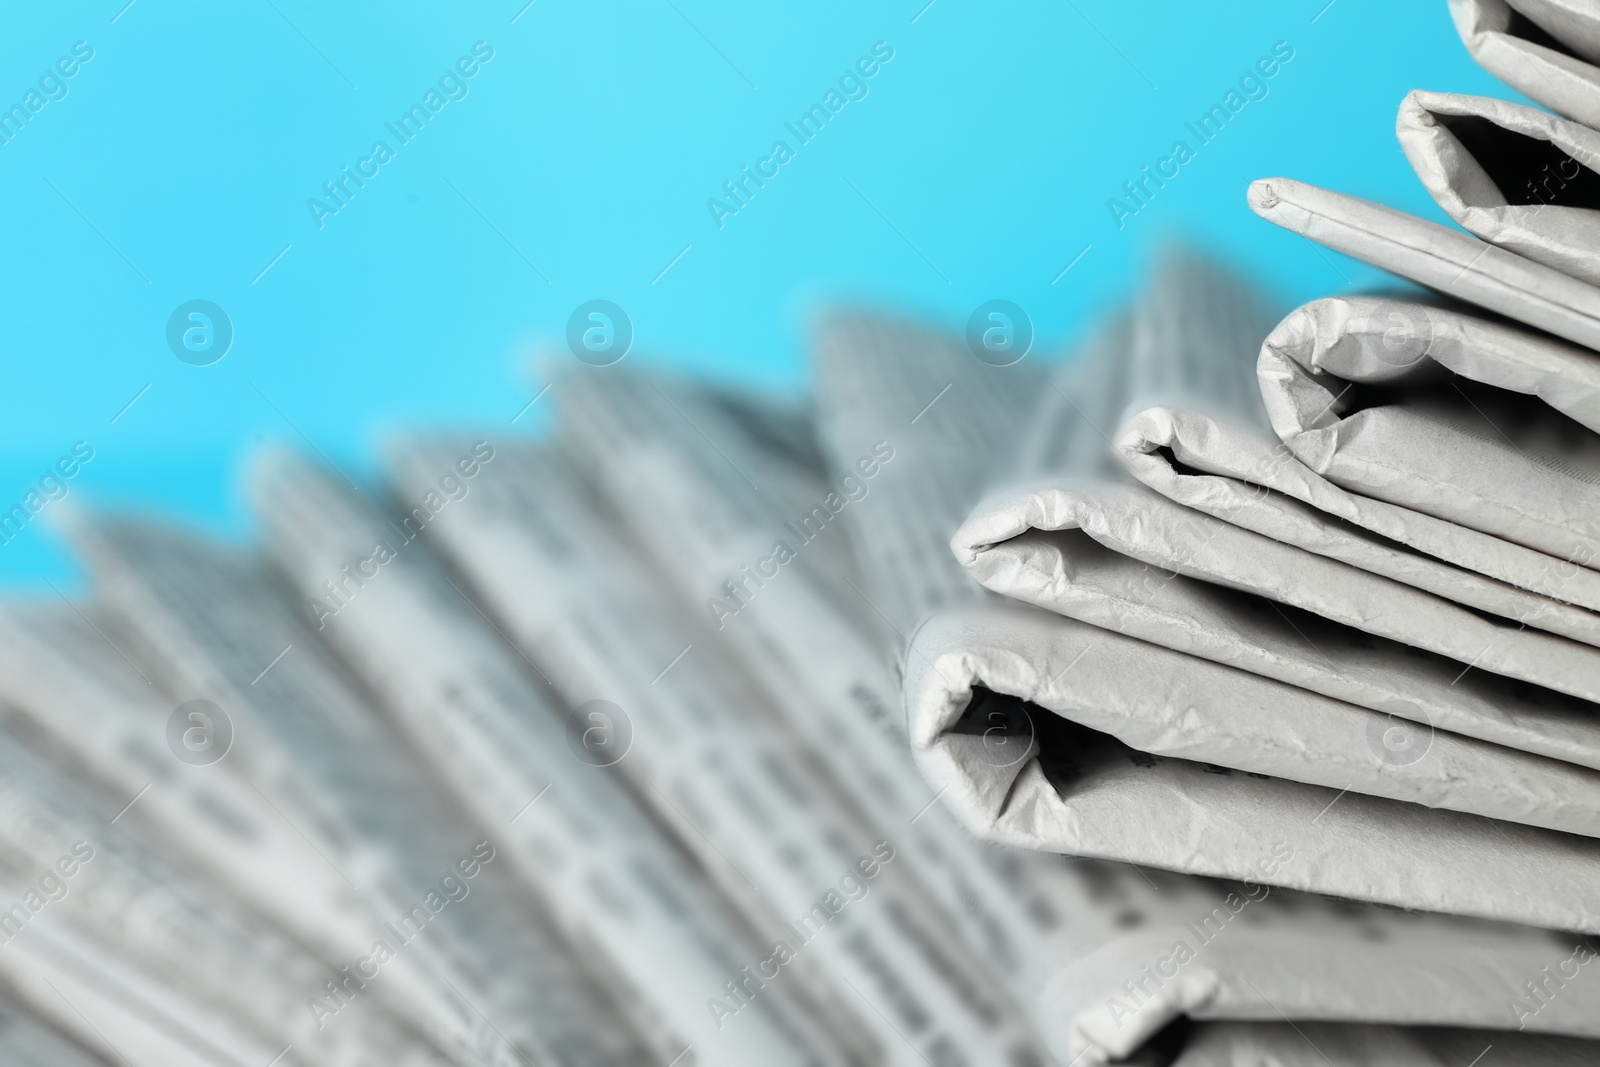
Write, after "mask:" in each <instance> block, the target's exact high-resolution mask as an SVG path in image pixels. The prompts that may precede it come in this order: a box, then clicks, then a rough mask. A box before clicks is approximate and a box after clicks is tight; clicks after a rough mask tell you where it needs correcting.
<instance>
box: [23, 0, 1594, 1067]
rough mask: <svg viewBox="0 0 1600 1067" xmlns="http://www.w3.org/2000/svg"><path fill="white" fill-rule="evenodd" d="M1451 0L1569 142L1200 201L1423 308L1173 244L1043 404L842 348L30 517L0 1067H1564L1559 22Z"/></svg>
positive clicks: (1570, 513)
mask: <svg viewBox="0 0 1600 1067" xmlns="http://www.w3.org/2000/svg"><path fill="white" fill-rule="evenodd" d="M1452 9H1453V11H1454V13H1455V16H1456V22H1457V25H1458V27H1459V28H1460V30H1461V33H1462V36H1463V39H1464V40H1465V41H1466V42H1467V44H1468V47H1469V48H1470V50H1471V51H1472V54H1473V55H1474V56H1476V57H1478V59H1479V60H1480V61H1481V62H1482V63H1483V64H1484V66H1486V67H1487V68H1489V69H1490V70H1491V71H1493V72H1494V73H1496V74H1497V75H1499V76H1500V77H1501V78H1503V79H1504V80H1505V81H1507V82H1508V83H1510V84H1511V85H1513V86H1515V87H1516V88H1517V89H1519V90H1520V91H1522V92H1523V93H1525V94H1527V95H1528V96H1531V97H1533V98H1534V99H1536V100H1538V101H1540V102H1541V103H1544V104H1546V105H1548V106H1549V107H1551V108H1553V109H1554V110H1556V111H1558V112H1560V113H1561V114H1563V115H1568V116H1570V117H1571V119H1572V120H1574V121H1569V120H1567V119H1561V118H1556V117H1554V116H1552V115H1550V114H1547V113H1545V112H1541V111H1536V110H1533V109H1531V108H1528V107H1523V106H1520V105H1515V104H1510V103H1505V102H1502V101H1495V100H1486V99H1480V98H1471V97H1461V96H1452V95H1447V94H1435V93H1421V92H1418V93H1414V94H1412V95H1411V96H1410V97H1408V98H1407V100H1406V101H1405V103H1404V105H1403V106H1402V109H1401V113H1400V123H1399V132H1400V139H1401V143H1402V147H1403V148H1404V150H1405V152H1406V155H1407V157H1408V158H1409V159H1410V160H1411V162H1412V163H1413V165H1414V167H1415V169H1416V171H1417V174H1418V175H1419V177H1420V178H1421V179H1422V181H1423V183H1424V184H1425V185H1426V186H1427V188H1428V190H1429V191H1430V192H1431V193H1432V194H1433V195H1434V197H1435V198H1436V199H1437V200H1438V202H1439V204H1440V206H1441V207H1442V208H1443V209H1444V210H1445V211H1446V212H1447V213H1448V214H1449V215H1450V216H1451V217H1452V218H1454V219H1455V220H1456V221H1457V222H1459V223H1460V224H1461V226H1462V227H1463V228H1464V230H1465V231H1467V232H1463V231H1462V230H1454V229H1447V228H1445V227H1442V226H1437V225H1434V224H1431V223H1427V222H1424V221H1421V220H1418V219H1414V218H1410V217H1408V216H1404V215H1401V214H1398V213H1396V212H1393V211H1390V210H1389V209H1386V208H1382V207H1379V206H1377V205H1374V204H1370V203H1367V202H1364V201H1358V200H1353V199H1351V198H1348V197H1344V196H1340V195H1337V194H1333V193H1329V192H1325V191H1321V190H1317V189H1313V188H1310V187H1308V186H1304V185H1300V184H1296V183H1293V182H1289V181H1283V180H1276V179H1275V180H1270V181H1265V182H1261V183H1257V185H1256V186H1254V187H1253V188H1252V190H1251V204H1252V205H1253V206H1254V207H1255V208H1256V210H1257V211H1258V212H1259V213H1260V214H1262V215H1263V216H1264V217H1266V218H1268V219H1270V220H1272V221H1274V222H1278V223H1281V224H1282V225H1285V226H1287V227H1289V228H1291V229H1293V230H1296V231H1298V232H1301V233H1304V234H1306V235H1307V236H1309V237H1311V238H1313V239H1315V240H1317V241H1320V242H1322V243H1324V244H1326V245H1328V246H1330V247H1333V248H1336V249H1339V250H1341V251H1344V252H1347V253H1349V254H1351V255H1355V256H1358V257H1360V258H1363V259H1366V260H1368V261H1370V262H1372V263H1374V264H1377V265H1378V266H1381V267H1384V268H1386V269H1388V270H1390V271H1391V272H1393V273H1395V274H1397V275H1400V276H1402V277H1403V278H1406V279H1409V280H1411V281H1414V282H1417V283H1420V284H1421V285H1424V286H1427V287H1428V288H1429V289H1431V290H1432V292H1431V293H1429V294H1426V295H1425V294H1424V293H1423V291H1422V290H1409V291H1406V292H1394V293H1388V294H1384V295H1377V296H1346V297H1339V298H1332V299H1327V300H1320V301H1317V302H1314V303H1312V304H1309V305H1307V306H1305V307H1302V308H1300V309H1298V310H1296V311H1293V312H1292V313H1290V314H1289V315H1288V316H1287V317H1286V318H1285V317H1283V315H1282V309H1274V308H1273V307H1272V305H1271V300H1270V297H1268V296H1266V295H1264V294H1263V293H1262V292H1260V291H1259V290H1257V289H1256V288H1255V287H1253V286H1252V285H1251V284H1250V283H1248V282H1246V281H1244V280H1242V279H1240V278H1238V277H1236V276H1235V275H1234V274H1232V273H1231V272H1230V270H1229V269H1228V268H1226V267H1224V266H1222V265H1220V264H1218V263H1215V262H1212V261H1210V260H1208V259H1206V258H1205V257H1203V256H1202V255H1201V254H1199V253H1197V252H1194V251H1189V250H1185V249H1182V248H1175V249H1172V250H1170V251H1169V252H1168V253H1167V254H1166V255H1165V256H1164V257H1163V258H1162V259H1160V261H1159V262H1158V263H1157V265H1156V267H1155V269H1154V270H1153V271H1152V272H1151V275H1150V277H1149V278H1148V279H1147V280H1146V281H1145V282H1144V283H1143V284H1142V285H1141V287H1140V290H1139V292H1138V293H1137V295H1136V296H1135V298H1134V299H1133V300H1132V301H1131V302H1130V303H1129V304H1128V306H1127V307H1125V308H1123V309H1121V310H1119V311H1117V312H1115V313H1114V314H1111V315H1109V316H1107V317H1106V318H1105V319H1104V321H1102V322H1101V323H1099V325H1098V326H1097V328H1095V329H1094V330H1093V331H1092V332H1091V333H1090V335H1089V338H1088V340H1087V342H1086V343H1085V344H1083V345H1082V346H1081V348H1080V350H1079V351H1076V352H1073V353H1070V354H1068V355H1067V356H1066V357H1065V358H1062V359H1060V360H1054V361H1052V360H1049V359H1044V358H1041V356H1040V355H1039V354H1034V355H1032V356H1028V355H1027V353H1026V351H1025V350H1024V351H1023V352H1022V353H1020V354H1019V353H1018V352H1017V351H1016V345H1015V344H1014V343H1013V341H1014V337H1015V334H1014V333H1010V332H1008V331H1007V329H999V328H998V327H997V329H998V332H990V331H983V330H978V331H972V332H971V334H970V336H962V335H956V334H946V333H944V332H942V331H940V330H939V329H936V328H933V327H930V326H926V325H922V324H919V323H916V322H911V321H906V320H903V319H900V318H896V317H893V316H890V315H886V314H884V313H882V312H879V311H874V310H865V309H860V310H848V309H840V310H835V311H832V312H830V313H828V314H826V315H825V316H823V317H822V318H820V319H819V320H818V321H817V323H816V324H815V327H814V331H813V336H812V341H813V347H814V351H815V362H816V374H817V380H816V390H815V396H814V399H813V400H812V401H810V402H807V403H798V402H792V401H784V400H776V399H772V398H768V397H762V396H757V395H753V394H750V393H746V392H743V391H739V390H735V389H731V388H727V387H721V386H715V385H710V384H706V383H703V382H698V381H692V380H687V379H684V378H680V377H674V376H672V375H669V374H665V373H661V372H656V371H650V370H649V369H647V368H642V367H641V366H639V365H638V362H637V361H635V362H633V363H629V362H623V363H618V364H615V365H609V366H596V365H592V364H591V363H588V362H585V361H581V360H575V359H573V358H572V356H571V355H566V354H562V355H561V356H560V357H559V358H556V357H552V358H551V359H550V360H548V361H546V362H545V363H542V364H541V365H540V366H539V367H537V368H535V373H536V374H537V375H538V376H539V381H540V384H541V387H543V385H545V384H546V383H547V384H548V391H549V395H548V399H546V400H545V401H544V403H545V404H546V405H548V406H550V407H552V408H554V431H553V432H552V433H551V434H549V435H547V436H542V437H538V438H530V437H528V436H526V435H523V434H520V433H518V432H517V431H516V430H515V429H514V428H512V427H504V428H499V429H494V430H490V431H486V432H483V433H479V434H476V435H473V434H466V435H452V434H439V435H405V436H400V437H398V438H395V439H392V440H390V441H389V442H388V444H387V446H386V449H385V453H384V462H383V465H382V471H381V476H379V477H377V478H374V479H367V480H364V481H363V482H362V483H361V484H357V483H356V482H355V481H353V480H352V479H351V478H349V477H347V476H346V474H345V473H344V472H343V471H341V470H340V469H338V468H336V467H334V466H332V465H331V464H329V463H328V462H327V461H326V460H325V459H323V458H321V457H317V458H315V459H313V458H312V457H308V456H304V455H301V454H298V453H294V452H274V453H271V454H268V455H266V456H264V457H262V458H261V459H260V460H258V461H257V462H256V463H255V464H254V466H253V467H252V469H251V470H250V471H249V472H248V479H247V484H248V489H249V497H250V500H251V503H252V508H253V512H254V515H255V519H256V527H257V531H258V535H257V536H256V537H255V538H253V539H252V542H251V544H249V545H248V546H240V545H236V544H230V543H226V542H223V541H219V540H217V539H215V538H213V537H211V536H208V535H206V534H203V533H199V532H196V531H192V530H188V529H185V528H183V527H181V526H180V525H178V524H176V523H173V522H170V521H166V520H163V519H161V518H159V517H153V516H149V515H141V514H130V513H118V512H107V511H103V510H97V509H86V510H78V511H75V512H73V513H72V514H71V516H70V518H69V520H68V521H66V522H65V523H64V524H63V525H64V531H63V532H64V535H65V536H66V537H67V538H68V540H69V543H70V544H71V545H72V546H73V548H74V550H75V551H76V552H77V553H78V555H79V558H80V559H81V560H82V562H83V564H84V567H85V570H86V572H87V574H88V582H87V590H88V591H87V593H86V595H85V596H83V597H81V598H79V599H75V600H71V601H66V600H63V599H60V598H58V599H55V600H53V601H38V602H8V603H5V604H0V1064H7V1065H10V1064H18V1065H23V1067H44V1065H51V1067H58V1065H66V1067H89V1065H94V1064H101V1065H104V1064H129V1065H136V1067H201V1065H224V1067H289V1065H308V1067H309V1065H325V1067H390V1065H402V1067H517V1065H529V1067H545V1065H572V1067H602V1065H607V1067H609V1065H623V1067H690V1065H700V1067H751V1065H762V1067H767V1065H773V1067H812V1065H846V1067H872V1065H897V1067H899V1065H903V1067H918V1065H924V1064H927V1065H933V1067H991V1065H995V1067H1074V1065H1082V1067H1089V1065H1098V1064H1105V1063H1119V1064H1138V1065H1142V1067H1168V1065H1176V1067H1230V1065H1240V1067H1272V1065H1279V1067H1288V1065H1301V1064H1305V1065H1322V1064H1326V1065H1331V1067H1347V1065H1348V1067H1356V1065H1383V1067H1401V1065H1437V1067H1497V1065H1501V1064H1548V1065H1579V1064H1593V1063H1597V1062H1600V963H1596V962H1595V960H1596V957H1597V955H1600V947H1597V943H1600V940H1597V935H1600V842H1597V841H1596V838H1600V703H1597V702H1600V435H1597V431H1600V355H1597V354H1596V352H1595V351H1594V350H1595V349H1600V212H1597V209H1600V133H1596V132H1595V131H1594V130H1592V129H1590V128H1589V125H1595V124H1600V66H1596V65H1591V64H1592V63H1600V12H1596V10H1595V9H1594V7H1593V5H1591V4H1589V3H1586V2H1582V0H1517V2H1516V3H1515V5H1514V7H1508V6H1507V5H1506V4H1505V3H1503V2H1498V0H1465V2H1462V3H1459V4H1455V3H1453V4H1452ZM1579 123H1586V124H1589V125H1580V124H1579ZM996 322H997V323H999V324H1000V325H1004V326H1008V327H1009V326H1014V325H1015V324H1014V323H1001V322H1000V320H996ZM997 337H998V338H1001V340H1000V341H999V342H998V343H991V341H992V340H993V339H994V338H997ZM540 395H541V396H543V395H544V394H543V393H541V394H540Z"/></svg>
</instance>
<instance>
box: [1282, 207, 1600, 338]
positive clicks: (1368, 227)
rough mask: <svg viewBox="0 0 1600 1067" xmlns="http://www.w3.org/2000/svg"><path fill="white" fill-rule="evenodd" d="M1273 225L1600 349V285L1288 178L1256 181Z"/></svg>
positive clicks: (1503, 250)
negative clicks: (1597, 285) (1594, 284)
mask: <svg viewBox="0 0 1600 1067" xmlns="http://www.w3.org/2000/svg"><path fill="white" fill-rule="evenodd" d="M1250 207H1251V209H1252V210H1253V211H1255V213H1256V214H1257V215H1260V216H1261V217H1262V218H1264V219H1266V220H1267V221H1268V222H1271V223H1274V224H1275V225H1278V226H1282V227H1283V228H1284V229H1286V230H1290V231H1293V232H1294V233H1298V234H1300V235H1301V236H1303V237H1308V238H1310V239H1311V240H1313V241H1316V242H1317V243H1319V244H1323V245H1326V246H1328V247H1329V248H1332V249H1333V250H1334V251H1336V252H1343V253H1344V254H1345V255H1348V256H1354V257H1355V258H1356V259H1360V260H1364V261H1366V262H1368V263H1371V264H1372V265H1373V266H1375V267H1381V268H1382V269H1384V270H1387V271H1389V272H1391V273H1393V274H1398V275H1399V276H1400V277H1402V278H1406V279H1409V280H1411V281H1414V282H1416V283H1418V284H1419V285H1425V286H1428V287H1429V288H1431V289H1435V290H1438V291H1439V292H1442V293H1445V294H1447V295H1449V296H1454V297H1457V298H1459V299H1462V300H1467V301H1470V302H1472V303H1474V304H1477V305H1478V306H1480V307H1484V308H1488V309H1489V310H1490V311H1495V312H1499V313H1500V314H1502V315H1507V316H1509V317H1511V318H1513V319H1516V320H1518V321H1519V322H1525V323H1527V324H1528V325H1530V326H1534V327H1537V328H1538V329H1541V330H1547V331H1549V332H1550V333H1553V334H1555V335H1556V336H1557V337H1564V338H1566V339H1567V340H1569V341H1575V342H1577V343H1578V344H1580V345H1585V346H1587V347H1589V348H1597V349H1600V288H1596V287H1595V286H1592V285H1590V284H1588V283H1587V282H1582V281H1579V280H1578V279H1576V278H1573V277H1570V276H1569V275H1566V274H1563V273H1562V272H1560V271H1558V270H1556V269H1555V268H1553V267H1547V266H1545V265H1544V264H1542V263H1535V262H1534V261H1533V260H1530V259H1527V258H1525V257H1523V256H1519V255H1517V254H1516V253H1515V252H1511V251H1508V250H1506V249H1504V248H1498V247H1496V246H1494V245H1491V244H1488V243H1486V242H1484V241H1481V240H1479V239H1478V238H1476V237H1473V236H1472V235H1470V234H1466V233H1461V232H1459V231H1456V230H1452V229H1448V228H1446V227H1444V226H1440V225H1439V224H1437V223H1433V222H1428V221H1427V220H1425V219H1419V218H1417V217H1415V216H1413V215H1407V214H1405V213H1404V212H1401V211H1396V210H1394V209H1393V208H1388V207H1384V206H1382V205H1380V204H1374V203H1371V202H1370V201H1367V200H1359V199H1357V198H1356V197H1353V196H1345V195H1344V194H1342V193H1335V192H1330V191H1329V190H1327V189H1319V188H1317V187H1316V186H1314V185H1306V184H1305V183H1303V182H1297V181H1290V180H1289V179H1287V178H1262V179H1260V180H1258V181H1255V182H1253V183H1251V185H1250Z"/></svg>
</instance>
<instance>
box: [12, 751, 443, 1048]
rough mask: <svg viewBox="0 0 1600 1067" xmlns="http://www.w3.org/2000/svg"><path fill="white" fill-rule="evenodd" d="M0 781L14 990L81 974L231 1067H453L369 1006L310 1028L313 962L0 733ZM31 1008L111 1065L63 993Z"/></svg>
mask: <svg viewBox="0 0 1600 1067" xmlns="http://www.w3.org/2000/svg"><path fill="white" fill-rule="evenodd" d="M0 781H3V782H4V788H3V791H0V853H3V854H4V856H5V857H6V869H7V872H8V873H7V876H6V877H5V878H4V880H3V886H4V888H3V892H4V894H5V895H4V897H0V900H4V901H5V902H6V904H5V906H4V910H3V914H0V938H3V943H0V972H3V973H5V974H7V975H8V976H10V978H11V980H12V982H13V984H15V985H17V986H18V987H19V988H22V989H28V988H29V987H30V984H31V983H32V982H36V981H41V980H42V981H45V982H46V984H47V985H48V983H49V981H50V980H51V978H52V977H53V975H55V974H57V973H59V970H58V969H59V968H62V967H63V966H64V967H66V968H67V969H68V970H72V969H73V968H74V965H73V964H72V963H71V962H70V961H71V960H73V959H74V958H75V959H76V960H77V961H78V962H77V963H76V969H77V970H78V971H79V972H80V982H86V983H89V984H94V985H98V986H99V987H100V988H101V993H100V996H101V997H104V998H109V999H112V1000H117V1001H122V1002H123V1003H129V1002H143V1003H153V1004H154V1005H156V1007H155V1009H154V1012H153V1018H152V1019H151V1020H150V1021H149V1023H148V1024H147V1028H148V1029H150V1030H152V1031H156V1032H160V1033H161V1036H162V1038H163V1039H164V1040H166V1041H168V1042H172V1043H178V1044H182V1043H185V1042H188V1041H191V1040H194V1041H201V1042H204V1043H205V1044H206V1045H208V1046H209V1047H210V1048H211V1049H213V1050H214V1053H215V1054H217V1055H218V1058H220V1059H222V1060H223V1061H225V1062H230V1063H232V1062H238V1063H252V1062H261V1063H265V1062H267V1061H268V1060H270V1059H271V1058H272V1057H273V1056H278V1055H283V1054H285V1052H286V1050H287V1049H289V1048H291V1047H292V1048H293V1050H294V1051H293V1055H292V1057H286V1059H288V1060H289V1062H300V1063H306V1064H327V1065H351V1067H355V1065H366V1064H374V1063H397V1064H399V1063H405V1064H414V1065H417V1067H442V1065H443V1064H445V1063H447V1062H448V1061H447V1060H445V1058H444V1057H442V1056H440V1055H439V1054H438V1053H436V1052H434V1051H433V1050H432V1048H431V1046H429V1045H428V1044H427V1043H426V1042H424V1041H422V1040H419V1039H418V1036H417V1035H416V1033H415V1032H414V1031H412V1030H410V1028H409V1027H407V1026H406V1025H405V1024H404V1023H402V1022H401V1021H399V1020H398V1019H397V1018H396V1017H395V1016H393V1015H391V1014H389V1013H388V1012H386V1011H384V1010H383V1009H381V1008H380V1007H379V1006H378V1005H377V1004H375V1003H372V1002H368V1003H357V1004H356V1005H354V1006H353V1008H352V1010H351V1011H350V1012H349V1016H348V1021H345V1020H341V1025H340V1026H339V1027H327V1028H323V1027H320V1026H318V1025H317V1023H316V1020H314V1019H313V1018H311V1017H310V1016H309V1015H308V1014H307V1013H306V1011H305V1009H304V1007H303V1001H304V999H305V996H306V995H307V991H308V990H309V991H313V992H314V991H317V990H319V989H320V987H321V985H322V983H323V982H325V981H329V982H330V984H332V983H331V981H330V974H329V971H328V969H327V968H326V966H325V965H324V964H323V963H322V962H321V961H320V960H317V959H316V958H314V957H313V956H311V955H310V954H309V953H308V952H306V951H305V949H304V948H302V947H301V946H300V945H298V944H297V943H295V942H293V941H292V940H290V939H288V938H286V937H285V936H284V935H283V934H282V933H281V932H279V931H278V930H277V929H276V928H275V927H273V926H271V925H270V924H267V923H265V922H263V921H262V920H261V919H260V918H258V917H257V916H255V915H254V914H252V913H251V912H249V911H248V910H247V909H244V908H241V907H240V906H239V905H238V904H237V903H236V902H235V901H234V899H233V898H232V896H231V895H229V894H228V893H226V892H225V891H223V890H221V887H219V886H217V885H215V884H214V883H212V882H210V881H209V880H208V879H206V878H204V877H203V876H201V875H200V874H199V873H198V872H195V871H193V870H191V869H188V868H186V867H185V866H183V865H181V864H179V863H176V862H173V861H172V860H171V859H170V858H169V857H167V856H165V855H163V853H162V850H161V849H160V848H159V847H158V846H157V845H156V843H155V842H153V841H152V840H150V839H148V838H146V837H144V835H142V834H139V833H136V832H135V831H134V830H133V828H132V827H130V826H126V825H119V822H118V816H119V815H120V812H119V811H118V810H117V809H118V807H119V806H121V805H122V801H121V800H120V799H117V798H112V797H109V796H106V795H104V794H102V793H100V792H99V791H98V790H96V789H94V787H93V786H92V784H91V783H87V782H85V781H83V780H81V779H77V778H74V777H73V776H71V775H70V774H69V773H68V772H67V771H66V770H65V769H64V768H62V767H60V766H58V765H56V764H55V763H54V762H53V761H52V760H51V759H50V758H49V757H48V756H47V755H45V754H44V753H43V752H41V751H39V750H38V749H35V748H32V747H31V746H29V745H27V744H26V742H25V741H23V740H22V739H20V738H17V737H15V736H14V735H10V734H9V733H8V732H5V731H0ZM40 999H41V1000H42V1001H44V1003H35V1004H34V1005H33V1006H34V1007H35V1008H36V1010H41V1011H43V1012H45V1013H47V1014H48V1015H49V1016H50V1017H53V1018H55V1019H56V1020H57V1022H58V1024H61V1025H68V1026H71V1027H72V1028H73V1032H74V1034H75V1036H77V1037H79V1038H80V1039H81V1040H93V1042H94V1044H95V1046H96V1047H97V1048H100V1049H101V1050H102V1051H106V1046H108V1045H109V1046H110V1049H109V1051H111V1052H113V1053H114V1052H115V1051H116V1049H117V1046H118V1042H117V1040H116V1038H115V1037H112V1036H106V1037H101V1036H100V1030H101V1029H102V1028H103V1027H102V1022H103V1020H96V1019H95V1018H94V1017H93V1016H91V1015H90V1014H89V1013H88V1010H87V1009H85V1008H84V1007H82V1006H81V1005H79V1004H77V1003H75V1002H74V1000H73V998H72V993H71V992H70V991H65V990H63V991H62V992H61V994H60V997H59V998H57V1000H56V1001H55V1002H54V1003H52V1002H51V998H48V997H43V996H41V997H40ZM62 1001H64V1003H62ZM80 1013H81V1014H80ZM106 1033H107V1034H108V1035H109V1034H110V1033H111V1031H106ZM146 1062H150V1061H146Z"/></svg>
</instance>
